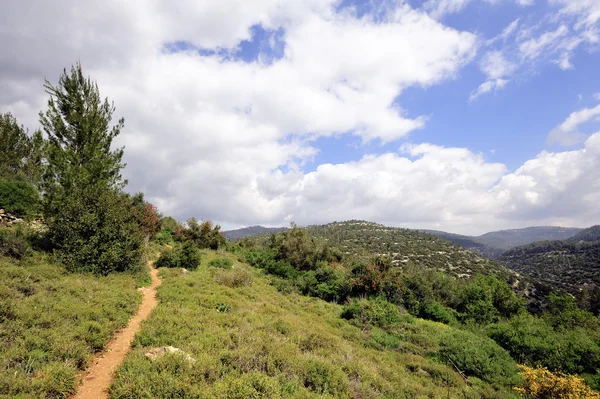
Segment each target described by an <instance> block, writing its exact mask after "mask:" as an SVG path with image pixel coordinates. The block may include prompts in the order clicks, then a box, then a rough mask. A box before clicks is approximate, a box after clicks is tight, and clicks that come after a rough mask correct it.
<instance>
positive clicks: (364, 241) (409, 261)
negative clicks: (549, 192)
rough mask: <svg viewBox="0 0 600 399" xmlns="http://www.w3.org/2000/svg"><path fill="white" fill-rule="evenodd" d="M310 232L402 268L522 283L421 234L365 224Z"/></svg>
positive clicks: (475, 256) (489, 262) (351, 223)
mask: <svg viewBox="0 0 600 399" xmlns="http://www.w3.org/2000/svg"><path fill="white" fill-rule="evenodd" d="M306 229H307V230H308V231H309V232H310V233H311V234H313V235H314V236H317V237H322V238H325V239H327V240H328V241H329V242H331V244H332V245H334V246H336V247H338V248H340V249H341V250H342V251H343V252H345V253H346V254H351V255H352V254H356V255H361V254H374V255H389V256H390V257H391V258H392V262H393V264H394V265H396V266H398V267H402V268H404V267H422V268H428V269H434V270H439V271H442V272H445V273H448V274H450V275H454V276H456V277H461V278H462V277H470V276H473V275H475V274H478V273H480V274H491V275H495V276H497V277H500V278H502V279H505V280H512V281H516V280H518V279H519V277H518V276H517V274H515V273H514V272H513V271H511V270H510V269H508V268H506V267H504V266H503V265H501V264H499V263H497V262H494V261H492V260H490V259H488V258H486V257H483V256H481V255H479V254H477V253H475V252H472V251H469V250H466V249H465V248H464V247H461V246H458V245H454V244H453V243H452V242H449V241H448V240H446V239H442V238H440V237H437V236H436V235H433V234H429V233H425V232H422V231H418V230H409V229H402V228H395V227H386V226H383V225H381V224H377V223H372V222H366V221H362V220H350V221H346V222H334V223H329V224H326V225H317V226H308V227H307V228H306ZM446 234H448V233H446ZM455 236H457V235H455ZM457 237H459V236H457ZM455 238H456V237H455Z"/></svg>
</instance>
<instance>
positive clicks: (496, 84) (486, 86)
mask: <svg viewBox="0 0 600 399" xmlns="http://www.w3.org/2000/svg"><path fill="white" fill-rule="evenodd" d="M507 83H508V80H505V79H495V80H488V81H485V82H483V83H482V84H481V85H479V87H478V88H477V89H476V90H475V91H473V92H472V93H471V95H470V96H469V101H471V102H472V101H475V100H476V99H477V98H479V96H481V95H483V94H486V93H489V92H491V91H496V90H501V89H503V88H504V86H506V84H507Z"/></svg>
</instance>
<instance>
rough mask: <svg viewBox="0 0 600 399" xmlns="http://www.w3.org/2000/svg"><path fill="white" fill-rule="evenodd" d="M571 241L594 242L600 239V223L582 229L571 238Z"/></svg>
mask: <svg viewBox="0 0 600 399" xmlns="http://www.w3.org/2000/svg"><path fill="white" fill-rule="evenodd" d="M568 241H571V242H582V241H583V242H594V241H600V225H597V226H592V227H590V228H588V229H585V230H581V231H580V232H579V233H577V234H575V235H574V236H573V237H571V238H569V240H568Z"/></svg>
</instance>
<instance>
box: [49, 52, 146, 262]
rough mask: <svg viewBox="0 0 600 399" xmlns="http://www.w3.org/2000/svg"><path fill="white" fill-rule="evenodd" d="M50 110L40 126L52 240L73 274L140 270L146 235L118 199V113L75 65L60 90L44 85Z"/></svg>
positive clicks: (124, 199)
mask: <svg viewBox="0 0 600 399" xmlns="http://www.w3.org/2000/svg"><path fill="white" fill-rule="evenodd" d="M44 87H45V88H46V91H47V93H48V94H49V95H50V99H49V100H48V110H47V111H46V113H45V114H44V113H40V122H41V124H42V127H43V128H44V130H45V132H46V133H47V135H48V144H47V150H46V154H47V165H46V168H45V172H44V176H43V178H42V183H43V184H42V188H43V190H44V216H45V218H46V222H47V224H48V228H49V233H50V240H51V242H52V244H53V245H54V247H55V248H56V249H57V250H58V254H59V255H60V257H61V259H62V260H63V262H64V263H65V265H66V266H67V267H68V268H69V269H70V270H87V271H93V272H96V273H101V274H108V273H111V272H114V271H124V270H131V269H134V268H137V267H139V264H140V260H141V255H142V251H143V233H142V231H141V226H140V224H139V222H138V220H137V219H136V217H135V210H134V205H133V203H132V200H131V198H130V197H129V196H128V195H125V194H123V193H122V192H121V189H122V188H123V187H124V186H125V184H126V183H125V182H123V181H122V180H121V169H122V168H123V167H124V164H123V163H122V157H123V148H119V149H116V150H113V149H112V148H111V145H112V141H113V139H114V138H115V137H117V136H118V135H119V133H120V131H121V129H122V128H123V124H124V121H123V119H120V120H119V121H118V122H117V123H116V124H115V125H114V126H110V125H111V121H112V115H113V113H114V111H115V107H114V105H113V104H112V103H109V101H108V99H104V100H102V99H101V97H100V93H99V90H98V86H97V84H96V83H95V82H92V81H91V80H90V79H89V78H85V77H84V75H83V71H82V68H81V64H79V63H77V64H76V65H75V66H73V67H72V68H71V73H70V74H68V73H67V70H66V69H65V70H64V72H63V74H62V75H61V76H60V79H59V82H58V85H57V86H53V85H52V84H51V83H50V82H48V81H46V84H45V86H44Z"/></svg>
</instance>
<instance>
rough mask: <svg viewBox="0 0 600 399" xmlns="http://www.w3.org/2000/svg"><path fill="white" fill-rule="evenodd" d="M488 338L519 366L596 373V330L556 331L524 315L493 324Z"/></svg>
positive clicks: (598, 352) (598, 351)
mask: <svg viewBox="0 0 600 399" xmlns="http://www.w3.org/2000/svg"><path fill="white" fill-rule="evenodd" d="M487 332H488V336H489V337H490V338H492V339H493V340H494V341H496V342H497V343H498V344H499V345H500V346H501V347H503V348H504V349H506V350H507V351H508V352H509V353H510V354H511V355H512V356H513V358H515V359H519V361H520V362H523V363H526V364H529V365H533V366H543V367H547V368H549V369H550V370H552V371H556V370H559V371H563V372H565V373H571V374H581V373H584V372H587V373H595V372H596V369H599V368H600V347H599V346H598V343H597V342H598V337H597V333H596V332H594V331H593V330H586V329H583V328H574V329H571V330H568V331H555V330H554V329H553V328H552V325H551V324H550V323H549V322H548V321H547V320H545V319H544V318H539V317H535V316H532V315H530V314H523V315H519V316H517V317H513V318H512V319H511V320H509V321H506V322H502V323H497V324H492V325H490V326H489V327H488V328H487Z"/></svg>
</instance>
